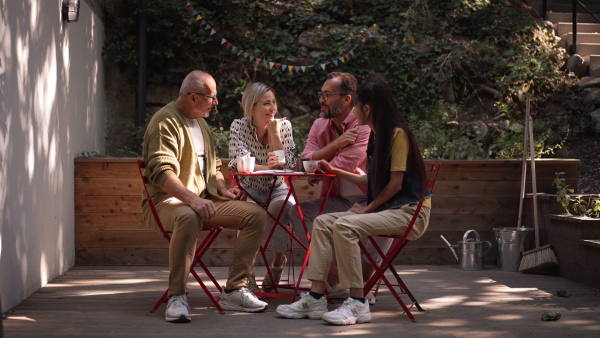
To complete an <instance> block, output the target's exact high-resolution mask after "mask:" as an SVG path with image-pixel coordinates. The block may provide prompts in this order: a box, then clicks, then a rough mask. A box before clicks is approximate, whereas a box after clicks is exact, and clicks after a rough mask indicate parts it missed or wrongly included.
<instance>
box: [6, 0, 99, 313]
mask: <svg viewBox="0 0 600 338" xmlns="http://www.w3.org/2000/svg"><path fill="white" fill-rule="evenodd" d="M61 2H62V1H60V0H56V1H47V0H27V1H13V0H0V112H1V114H0V271H1V272H0V295H1V297H2V310H3V311H6V310H8V309H10V308H11V307H13V306H15V305H16V304H18V303H19V302H20V301H21V300H23V299H24V298H26V297H28V296H29V295H31V294H32V293H33V292H35V291H36V290H38V289H39V287H41V286H43V285H45V284H46V283H48V282H49V281H50V280H52V279H54V278H55V277H56V276H57V275H59V274H61V273H63V272H65V271H66V270H67V269H69V268H70V267H71V266H72V265H73V264H74V261H75V244H74V243H75V230H74V223H75V222H74V217H75V216H74V201H73V189H74V177H73V168H74V163H73V159H74V157H75V156H77V154H78V153H79V152H80V151H82V150H83V149H82V148H88V147H94V148H95V149H97V150H99V151H103V150H104V142H105V141H104V136H105V131H104V119H105V108H104V106H105V99H104V74H103V72H104V69H103V64H102V57H101V52H102V45H103V29H104V28H103V23H102V21H101V20H100V19H99V18H98V17H97V15H96V14H94V13H92V12H91V11H89V7H88V8H86V6H88V4H87V3H86V2H84V1H82V2H81V6H82V9H81V15H80V18H79V21H78V22H77V23H66V22H64V21H63V20H62V19H61V13H60V8H61ZM71 42H72V43H71ZM71 61H73V62H71ZM5 112H6V113H5ZM4 271H10V272H11V273H10V274H9V273H2V272H4Z"/></svg>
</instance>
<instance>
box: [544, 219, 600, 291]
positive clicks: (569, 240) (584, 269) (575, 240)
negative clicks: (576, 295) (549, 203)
mask: <svg viewBox="0 0 600 338" xmlns="http://www.w3.org/2000/svg"><path fill="white" fill-rule="evenodd" d="M546 233H547V236H548V237H547V238H548V243H549V244H551V245H552V247H553V249H554V253H555V254H556V258H557V259H558V271H559V273H560V276H561V277H565V278H569V279H572V280H574V281H577V282H580V283H583V284H587V285H589V286H591V287H594V288H600V219H598V218H590V217H579V216H565V215H550V222H549V224H548V228H547V229H546Z"/></svg>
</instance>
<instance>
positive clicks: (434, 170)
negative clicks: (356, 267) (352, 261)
mask: <svg viewBox="0 0 600 338" xmlns="http://www.w3.org/2000/svg"><path fill="white" fill-rule="evenodd" d="M440 167H441V163H433V164H432V165H431V169H430V170H429V176H428V177H427V181H426V182H425V189H424V190H423V195H421V199H420V200H419V203H418V204H417V208H416V209H415V213H414V215H413V217H412V219H411V220H410V223H409V224H408V227H407V228H406V231H404V234H402V236H380V237H387V238H394V242H393V243H392V246H391V247H390V249H389V250H388V252H387V253H386V254H384V253H383V252H382V250H381V248H380V247H379V246H378V245H377V242H376V241H375V240H374V238H373V236H369V237H368V239H369V241H371V243H372V244H373V246H374V247H375V249H376V250H377V252H378V254H379V255H380V257H383V261H382V262H381V264H379V265H377V263H376V262H375V260H374V259H373V257H371V256H370V255H369V252H368V251H367V250H366V248H365V246H364V245H363V244H362V243H361V242H359V243H358V244H359V246H360V248H361V250H362V252H363V254H364V255H365V256H366V258H367V260H368V261H369V263H370V264H371V265H372V266H373V267H375V272H374V273H373V275H372V276H371V278H370V279H369V280H368V281H367V283H366V284H365V287H364V289H363V291H364V293H365V295H366V294H367V293H368V292H369V291H371V289H372V288H373V286H375V283H377V288H376V290H375V295H377V292H378V291H379V286H380V285H381V282H382V281H383V282H384V283H385V284H386V285H387V287H388V289H389V290H390V292H391V293H392V295H394V297H395V298H396V300H397V301H398V303H399V304H400V306H401V307H402V309H404V312H406V315H407V316H408V317H409V318H410V320H411V321H413V322H415V323H416V322H417V320H416V319H415V317H414V316H413V315H412V313H410V309H409V307H407V306H406V304H405V303H404V301H403V300H402V298H400V295H399V293H400V294H405V295H407V296H408V298H410V300H411V306H410V307H413V305H414V306H416V307H417V309H418V310H419V311H424V310H423V309H422V308H421V306H420V305H419V302H417V300H416V299H415V297H414V296H413V295H412V293H411V292H410V291H409V290H408V287H407V286H406V284H404V281H402V278H400V276H399V275H398V272H397V271H396V267H395V266H394V259H396V257H398V255H399V254H400V252H402V249H404V247H405V246H406V244H408V242H409V240H407V239H406V237H407V236H408V234H409V233H410V231H411V230H412V228H413V226H414V224H415V221H416V220H417V219H418V218H419V212H420V211H421V207H422V206H423V202H424V201H425V197H427V196H428V195H429V194H431V193H433V186H434V184H435V180H436V179H437V175H438V172H439V170H440ZM386 270H389V271H390V272H391V273H392V274H393V275H394V277H396V282H397V283H398V284H392V283H390V281H389V280H388V279H387V277H386V276H385V272H386ZM396 287H398V289H399V292H398V291H396Z"/></svg>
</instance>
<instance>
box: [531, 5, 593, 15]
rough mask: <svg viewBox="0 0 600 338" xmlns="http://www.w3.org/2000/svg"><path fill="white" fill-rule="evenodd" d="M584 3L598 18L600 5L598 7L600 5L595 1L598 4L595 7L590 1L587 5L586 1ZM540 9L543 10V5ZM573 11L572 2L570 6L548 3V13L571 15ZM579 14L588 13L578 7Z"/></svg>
mask: <svg viewBox="0 0 600 338" xmlns="http://www.w3.org/2000/svg"><path fill="white" fill-rule="evenodd" d="M582 2H583V4H584V5H585V7H587V8H588V9H589V10H590V11H591V12H592V13H594V14H596V16H598V15H597V13H600V5H598V3H597V2H596V1H595V2H596V4H593V5H592V4H591V2H589V1H588V3H586V2H585V1H582ZM536 9H537V8H536ZM540 9H541V5H540ZM572 10H573V5H571V3H570V1H569V3H568V4H550V1H549V2H548V7H547V11H548V12H550V11H552V12H563V13H571V11H572ZM577 13H587V11H586V10H585V9H583V8H582V7H581V6H579V5H578V6H577Z"/></svg>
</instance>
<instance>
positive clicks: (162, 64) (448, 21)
mask: <svg viewBox="0 0 600 338" xmlns="http://www.w3.org/2000/svg"><path fill="white" fill-rule="evenodd" d="M190 2H191V4H192V5H193V7H194V8H195V9H196V10H197V11H198V12H199V13H201V14H202V16H203V17H204V18H205V19H206V20H208V21H209V23H210V24H211V25H213V27H214V29H216V30H217V31H218V32H221V33H224V34H225V33H226V34H227V36H226V37H225V36H224V38H227V40H228V41H230V42H232V43H233V44H235V45H236V46H238V47H239V48H240V49H243V50H245V51H250V52H251V53H253V55H255V56H256V57H257V58H262V59H264V58H268V59H269V60H271V61H274V62H280V63H282V64H297V65H307V66H311V65H316V64H322V63H326V62H329V61H331V60H333V59H336V58H338V57H340V56H341V55H345V54H346V53H348V52H349V51H352V52H353V54H352V57H351V59H350V60H347V62H339V64H338V65H337V66H334V65H333V64H329V65H328V66H327V68H326V70H325V71H323V70H318V69H317V68H309V69H308V70H307V71H306V72H302V73H300V74H291V75H290V73H289V72H287V71H281V70H277V69H275V67H274V68H273V69H271V70H269V69H267V68H265V67H264V66H262V65H261V64H260V63H258V64H257V63H255V62H251V61H249V60H248V59H246V58H244V56H243V55H242V54H240V53H232V52H231V49H226V48H224V47H223V46H220V41H219V40H218V39H215V36H211V35H210V34H209V32H210V31H207V30H206V29H205V28H204V27H202V26H201V25H200V24H199V22H198V21H196V20H195V19H194V18H192V16H191V15H190V12H189V11H188V9H187V6H186V5H185V3H186V2H185V1H184V2H181V1H172V0H156V1H151V2H149V10H148V51H149V54H148V74H149V82H150V83H160V84H165V83H170V84H172V85H173V86H179V84H180V82H181V79H182V78H183V77H184V76H185V74H187V73H188V72H189V71H190V70H192V69H203V70H206V71H208V72H209V73H211V74H212V75H213V76H214V77H215V79H217V83H218V92H219V94H218V97H219V103H220V104H219V114H218V115H215V116H212V117H211V118H209V119H207V120H208V122H209V123H210V124H211V125H212V126H213V127H214V128H217V129H218V130H227V129H228V127H229V125H230V123H231V121H232V120H233V119H234V118H237V117H239V115H240V113H239V112H240V109H239V100H240V98H241V93H242V91H243V89H244V87H245V86H246V85H247V84H248V83H250V82H254V81H261V82H264V83H266V84H268V85H270V86H272V87H273V88H274V89H275V90H276V92H277V96H278V98H280V97H286V96H287V97H294V98H296V99H297V101H298V102H303V104H305V105H307V106H309V107H310V109H312V111H313V112H316V111H318V102H317V101H316V100H315V96H314V93H315V92H316V91H318V90H319V89H320V86H321V84H322V83H323V81H324V79H325V74H326V73H327V72H329V71H334V70H335V71H346V72H350V73H353V74H354V75H355V76H356V77H357V79H358V80H359V82H360V83H362V82H366V81H371V80H373V79H375V78H379V77H383V78H385V79H386V81H387V82H388V83H389V84H390V86H391V88H392V89H393V91H394V94H395V96H396V101H397V104H398V106H399V107H400V108H401V110H402V111H403V113H404V114H405V116H406V117H407V119H408V120H409V121H410V123H411V127H412V128H413V129H414V130H415V134H416V135H417V138H418V140H419V142H420V146H421V148H422V152H423V154H424V155H425V156H426V157H428V158H448V159H477V158H515V157H517V158H518V157H521V154H522V145H520V142H519V138H520V137H522V132H521V131H520V130H518V129H508V130H503V131H501V132H500V133H499V134H494V137H486V138H478V136H477V135H475V134H474V133H473V130H472V128H471V127H469V126H468V124H467V123H468V122H470V121H474V120H481V121H483V122H486V123H492V124H493V123H498V122H499V121H501V120H506V121H508V122H509V123H510V124H512V125H514V124H517V123H519V122H521V121H523V120H524V115H525V114H524V110H525V109H524V105H525V101H524V97H525V96H526V94H527V93H529V94H531V111H532V115H533V116H534V120H535V121H536V130H537V132H536V153H538V154H539V156H548V155H551V154H552V152H553V150H554V149H556V148H557V146H560V143H561V142H564V140H565V139H566V138H567V137H568V136H575V135H579V134H582V133H586V132H587V131H588V130H589V129H590V126H591V119H590V118H589V116H587V115H586V113H587V112H589V111H591V107H590V106H589V105H587V104H585V103H582V102H581V101H580V100H577V98H576V96H575V94H574V92H573V91H572V90H571V87H572V85H573V80H574V79H573V78H572V77H570V76H568V75H566V74H565V72H564V70H563V64H564V59H565V57H566V56H567V55H566V54H565V51H564V50H563V49H561V48H558V46H557V39H556V37H555V36H553V35H552V34H551V33H550V32H548V31H547V30H546V29H545V28H544V26H543V23H542V21H541V20H540V19H539V18H535V17H533V16H532V15H531V11H530V8H528V7H527V6H526V4H525V3H524V2H523V1H520V0H496V1H490V0H414V1H412V0H411V1H408V0H400V1H392V2H390V1H384V0H364V1H337V0H321V1H312V0H297V1H286V2H282V1H276V0H261V1H259V0H238V1H221V0H207V1H190ZM117 4H120V6H117ZM105 6H106V7H105V15H104V17H105V23H106V24H105V25H106V44H105V48H104V53H105V55H106V57H107V60H109V62H112V63H115V64H117V65H119V66H120V68H121V69H130V70H134V69H135V65H136V64H137V28H136V26H135V17H131V16H128V14H127V13H134V15H137V14H138V9H137V7H136V6H137V3H136V2H107V3H106V5H105ZM306 30H314V31H315V32H316V35H315V36H316V38H315V39H316V41H315V43H322V44H324V45H325V46H326V47H325V49H324V50H319V49H318V48H310V47H307V46H301V45H300V44H298V43H297V41H298V37H299V36H300V34H302V33H303V32H305V31H306ZM367 35H369V36H370V38H368V37H367ZM309 52H319V53H320V55H319V56H318V57H316V58H313V57H310V56H308V54H309ZM130 73H132V74H134V73H135V72H133V71H131V72H130ZM490 102H492V103H491V104H490ZM288 108H289V110H290V111H291V115H292V116H291V117H292V119H293V118H294V117H296V116H299V115H302V114H304V112H301V111H299V110H295V109H296V108H295V106H294V105H292V106H290V107H288ZM313 115H314V117H316V115H317V114H316V113H314V114H313ZM219 128H223V129H219ZM550 130H555V131H556V133H557V137H553V138H550V137H548V135H549V134H548V132H545V131H550ZM539 131H541V132H539ZM307 133H308V130H295V137H296V139H295V141H296V143H297V144H298V145H300V144H301V143H302V142H303V139H304V138H305V137H304V136H303V135H307ZM519 147H520V148H519ZM519 149H521V151H519ZM297 150H298V151H299V152H301V151H302V147H300V146H298V149H297Z"/></svg>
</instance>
